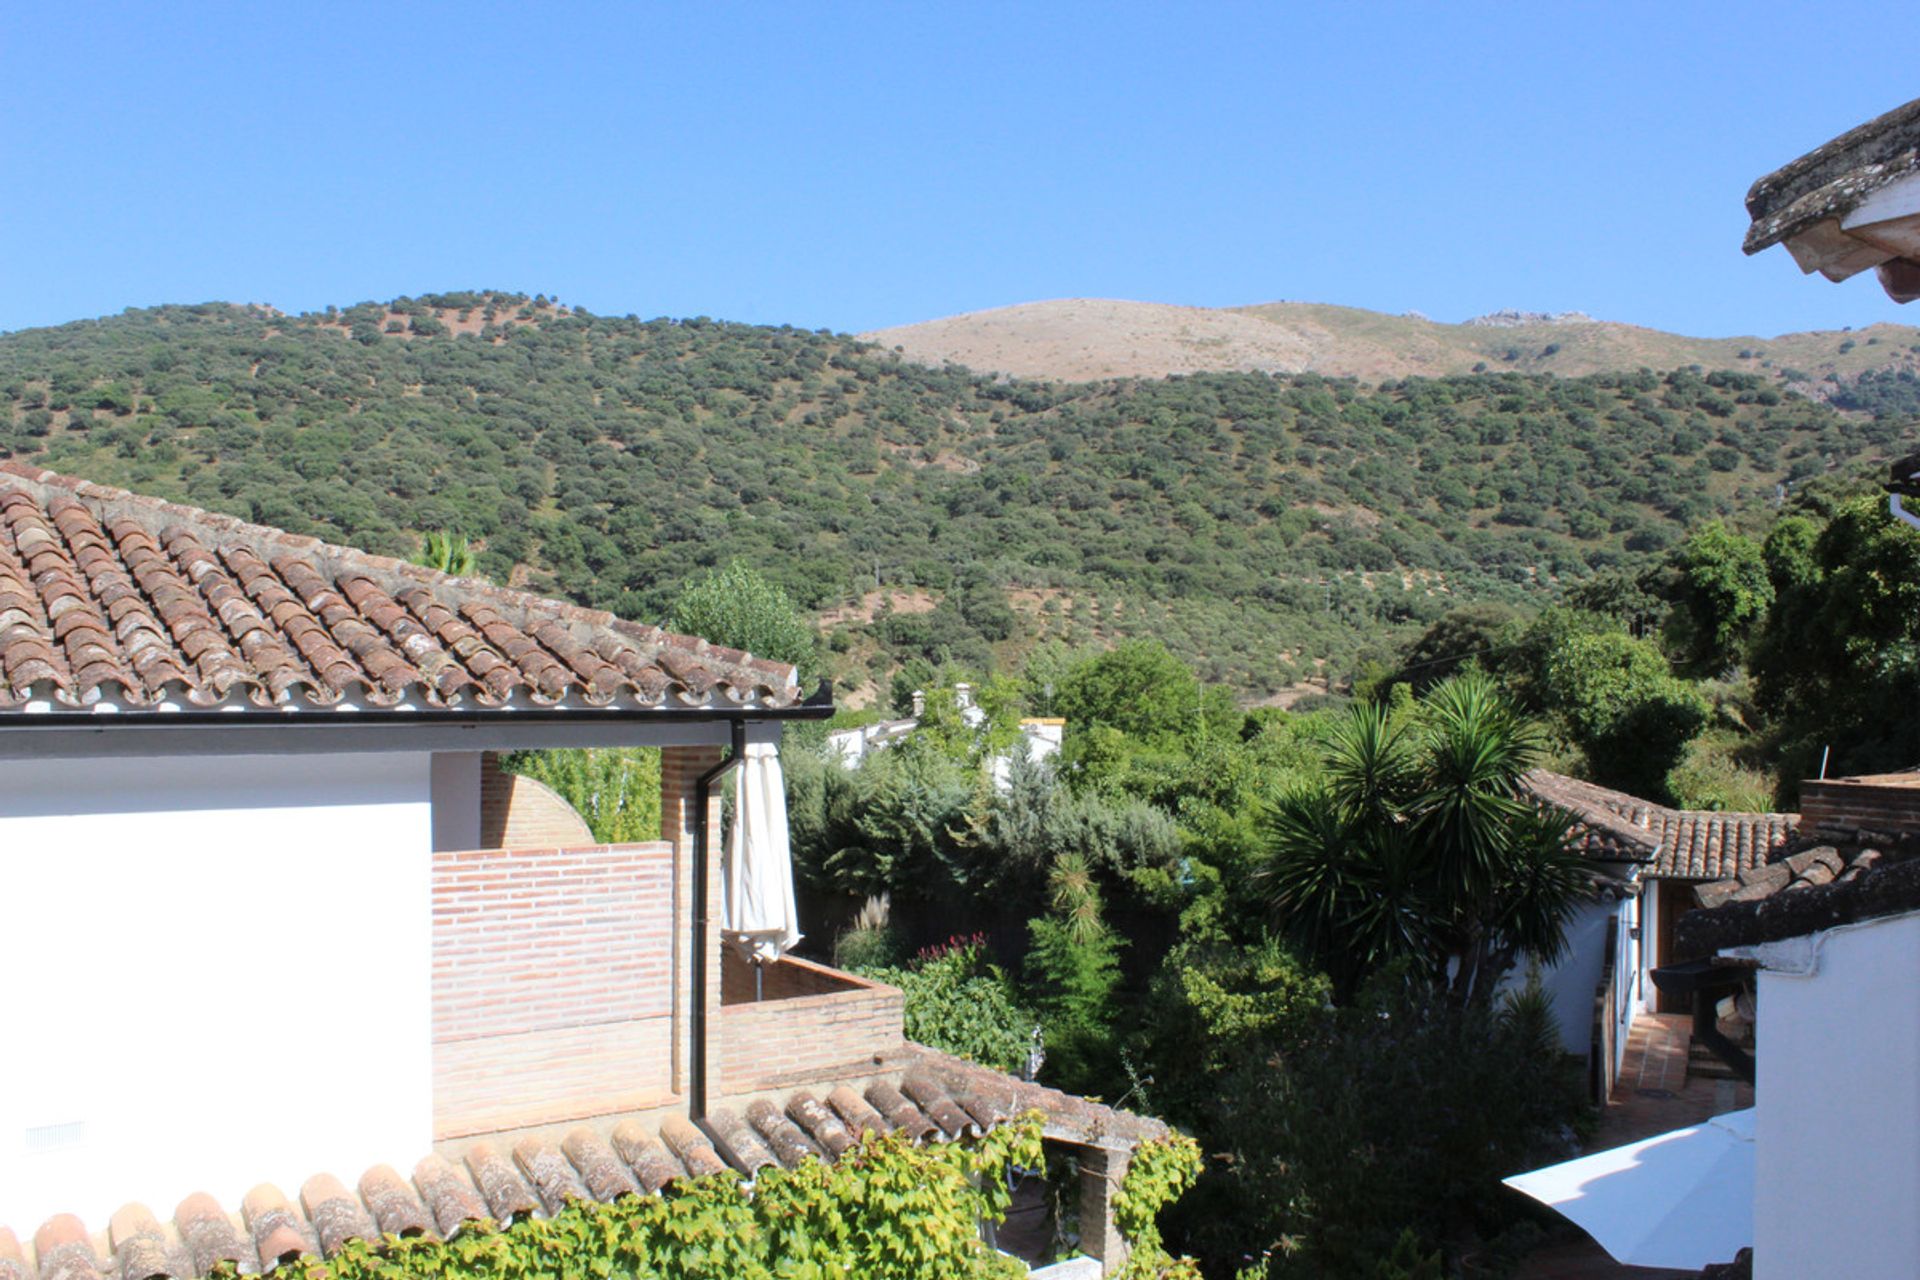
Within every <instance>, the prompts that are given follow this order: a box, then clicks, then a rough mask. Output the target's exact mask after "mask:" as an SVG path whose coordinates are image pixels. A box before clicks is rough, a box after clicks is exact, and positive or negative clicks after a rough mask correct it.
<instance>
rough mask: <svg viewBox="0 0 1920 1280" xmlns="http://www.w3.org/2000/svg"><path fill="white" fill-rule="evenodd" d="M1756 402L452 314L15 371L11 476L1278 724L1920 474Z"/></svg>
mask: <svg viewBox="0 0 1920 1280" xmlns="http://www.w3.org/2000/svg"><path fill="white" fill-rule="evenodd" d="M1917 390H1920V388H1917V387H1916V385H1915V383H1914V379H1913V375H1912V374H1911V373H1899V374H1890V375H1888V376H1887V377H1885V378H1884V379H1882V380H1881V381H1878V382H1874V383H1871V384H1870V385H1869V384H1863V385H1862V387H1861V388H1860V394H1859V396H1858V397H1857V398H1856V402H1857V403H1858V404H1859V405H1860V406H1861V408H1860V409H1859V410H1857V411H1854V412H1852V413H1843V412H1837V411H1836V410H1835V409H1833V408H1831V407H1828V406H1826V405H1824V404H1817V403H1813V402H1810V401H1808V400H1805V399H1802V398H1800V397H1799V396H1796V395H1794V394H1792V390H1791V388H1788V389H1787V390H1786V392H1785V393H1784V394H1783V392H1782V390H1781V389H1780V388H1779V387H1777V386H1776V385H1775V384H1774V383H1773V382H1772V381H1771V380H1770V379H1767V378H1764V377H1762V376H1757V375H1747V374H1742V373H1712V374H1701V373H1698V372H1690V371H1686V370H1682V371H1678V372H1673V373H1664V374H1662V373H1651V372H1645V371H1641V372H1635V373H1603V374H1595V375H1592V376H1587V377H1580V378H1557V377H1553V376H1549V375H1531V374H1517V373H1489V374H1484V375H1479V376H1471V375H1461V376H1453V377H1445V378H1434V379H1409V380H1405V381H1388V382H1384V383H1382V384H1380V385H1379V386H1377V387H1371V388H1369V387H1363V386H1360V385H1358V384H1356V383H1353V382H1349V381H1329V380H1326V379H1322V378H1319V377H1315V376H1312V375H1298V376H1275V375H1267V374H1249V373H1222V374H1204V375H1196V376H1192V377H1186V378H1173V379H1166V380H1157V381H1131V380H1130V381H1121V382H1101V383H1078V384H1070V385H1069V384H1049V383H1033V382H1024V381H1023V382H1017V383H1014V382H1005V381H995V380H992V379H989V378H984V377H977V376H975V375H972V374H969V373H966V372H965V371H962V370H959V369H931V368H926V367H922V366H920V365H916V364H912V363H908V362H905V361H902V360H901V359H899V358H898V357H897V356H895V355H893V354H890V353H888V352H885V351H883V350H881V349H879V348H876V347H872V346H868V345H865V344H862V343H859V342H857V341H855V340H853V339H850V338H845V337H838V336H833V335H830V334H826V333H824V332H820V333H815V332H807V331H803V330H796V329H791V328H765V327H755V326H747V325H736V324H726V323H721V322H716V321H711V320H706V319H696V320H684V321H668V320H651V321H641V320H638V319H635V318H632V317H626V318H614V317H605V316H592V315H587V314H585V313H582V312H578V311H570V310H568V309H565V308H560V307H557V306H554V305H552V304H550V303H548V302H547V301H546V300H545V299H535V300H529V299H526V298H523V297H517V296H506V295H489V294H458V295H442V296H438V297H432V298H420V299H402V300H400V301H398V302H396V303H392V304H365V305H362V306H357V307H352V308H348V309H346V310H343V311H329V312H326V313H318V314H310V315H302V316H285V315H281V314H278V313H276V312H272V311H269V310H266V309H261V308H242V307H233V306H226V305H206V306H197V307H163V308H158V309H153V310H143V311H130V312H127V313H126V314H123V315H120V316H115V317H110V318H107V319H102V320H95V321H86V322H81V323H76V324H70V325H64V326H60V327H58V328H52V329H39V330H30V331H23V332H18V333H13V334H8V335H4V336H0V451H4V452H6V453H10V454H12V455H14V456H17V457H23V458H27V459H29V460H31V461H33V462H35V463H38V464H41V465H45V466H48V467H52V468H55V469H58V470H62V471H67V472H72V473H74V474H78V475H83V476H87V477H89V478H93V479H97V480H101V481H106V482H109V483H114V484H120V485H124V486H127V487H130V488H135V489H139V490H142V491H145V492H150V493H155V494H159V495H162V496H168V497H174V498H178V499H182V500H185V501H189V502H193V503H196V504H199V505H202V506H207V507H211V508H214V509H217V510H223V511H230V512H233V513H235V514H238V515H242V516H245V517H248V518H251V519H255V520H260V521H264V522H266V523H270V524H277V525H282V526H285V527H288V528H292V529H296V530H301V531H304V532H311V533H315V534H318V535H321V536H323V537H327V538H330V539H335V540H339V541H346V542H352V543H356V544H359V545H362V546H366V547H370V548H373V549H376V550H381V551H386V552H390V553H395V554H402V555H405V554H410V553H411V552H412V551H413V550H414V549H415V547H416V546H417V544H418V540H419V535H420V533H421V532H422V531H424V530H430V529H448V530H457V531H459V532H461V533H464V534H466V535H467V536H469V537H471V538H472V539H474V540H475V542H476V543H477V544H478V545H479V546H480V547H481V548H482V552H483V554H482V555H481V557H480V567H481V570H482V571H483V572H486V573H488V574H490V575H492V576H494V577H496V578H499V579H503V580H511V581H513V582H514V583H516V584H520V585H527V586H530V587H534V588H536V589H541V590H549V591H554V592H558V593H561V594H564V595H567V596H570V597H573V598H575V599H578V600H581V601H584V602H588V603H592V604H596V605H602V606H606V607H609V608H613V609H616V610H620V611H622V612H626V613H629V614H631V615H634V616H639V617H655V616H659V615H660V614H662V613H663V611H664V609H665V606H666V603H667V602H668V600H669V599H670V598H671V597H672V595H673V593H674V591H675V589H676V588H677V586H678V584H679V583H680V582H681V581H682V580H683V579H684V578H685V577H686V576H687V575H688V574H690V573H692V572H693V571H695V570H696V569H698V568H700V567H702V566H706V565H711V564H714V563H717V562H722V561H725V560H727V559H730V558H732V557H736V556H738V557H744V558H746V559H748V560H750V561H751V562H753V563H754V564H755V565H757V566H758V567H760V568H761V569H762V570H763V571H765V572H766V573H767V574H768V576H770V577H772V578H774V579H775V580H777V581H779V582H780V583H782V584H783V585H785V586H786V587H787V588H788V589H789V590H790V591H791V592H793V594H794V595H795V596H796V598H797V599H799V600H801V601H802V602H803V603H804V604H806V605H807V606H808V607H810V608H812V609H814V610H816V611H819V612H820V613H821V614H822V615H823V616H824V618H825V619H826V620H827V622H828V624H829V626H830V640H831V643H830V649H831V651H832V653H833V654H834V657H835V661H836V662H837V663H838V664H839V669H838V672H837V674H838V675H840V677H841V678H842V680H843V681H845V682H847V683H849V684H858V683H860V682H861V681H863V680H865V679H868V678H870V677H879V678H883V677H884V676H885V675H886V673H887V672H889V671H890V670H891V669H892V667H893V666H894V665H896V664H897V663H898V662H899V661H901V660H903V659H905V658H908V657H912V656H916V655H918V656H925V657H929V658H933V659H936V660H937V659H939V658H940V657H942V656H952V657H954V658H956V659H958V660H960V661H963V662H967V663H971V664H974V665H978V666H984V665H988V664H991V663H993V662H994V661H996V660H998V661H1006V660H1007V659H1008V658H1010V657H1011V656H1013V655H1014V654H1016V653H1017V652H1019V651H1021V650H1023V649H1025V648H1026V647H1028V646H1031V645H1032V644H1034V643H1036V642H1038V641H1039V640H1041V639H1044V638H1055V639H1060V640H1063V641H1065V642H1067V643H1069V644H1076V643H1086V642H1091V641H1094V640H1101V639H1109V638H1112V637H1115V636H1118V635H1125V634H1153V635H1157V636H1160V637H1161V638H1163V639H1164V640H1166V641H1167V643H1168V644H1169V645H1170V646H1172V647H1173V648H1175V650H1176V651H1178V652H1180V653H1181V654H1182V655H1183V656H1184V657H1186V658H1188V659H1189V660H1191V661H1193V662H1194V663H1195V664H1196V665H1197V666H1198V667H1199V669H1200V670H1201V671H1202V673H1203V674H1205V675H1207V676H1210V677H1212V678H1215V679H1221V680H1226V681H1229V682H1232V683H1233V684H1235V685H1236V686H1237V687H1239V688H1240V689H1241V690H1242V691H1243V692H1244V693H1245V694H1246V696H1248V697H1249V698H1257V697H1260V696H1263V695H1266V694H1269V693H1272V692H1274V691H1276V690H1279V689H1282V688H1284V687H1286V686H1288V685H1290V684H1294V683H1295V682H1297V681H1299V680H1301V679H1303V678H1307V677H1313V676H1315V675H1316V674H1318V675H1330V674H1340V673H1344V672H1345V671H1347V670H1349V669H1351V666H1352V663H1353V661H1354V659H1355V657H1356V655H1357V654H1358V653H1360V652H1361V651H1362V650H1363V649H1364V648H1366V647H1368V646H1382V645H1385V644H1387V643H1388V642H1390V641H1391V640H1393V639H1395V638H1397V637H1398V636H1399V635H1400V634H1402V633H1403V632H1404V631H1405V630H1406V629H1407V628H1409V627H1411V626H1413V625H1415V624H1418V623H1421V622H1424V621H1426V620H1430V619H1431V618H1433V617H1435V616H1437V615H1438V614H1439V613H1440V612H1442V611H1443V610H1444V609H1446V608H1448V607H1450V606H1451V605H1453V604H1456V603H1460V602H1462V601H1465V600H1474V599H1485V598H1503V599H1517V598H1520V597H1522V596H1532V597H1538V596H1539V594H1540V593H1541V592H1542V591H1550V590H1554V589H1557V588H1558V587H1559V586H1561V585H1563V584H1565V583H1568V582H1571V581H1576V580H1579V579H1581V578H1584V577H1587V576H1589V575H1591V574H1593V573H1594V572H1596V571H1599V570H1602V569H1605V568H1608V567H1610V566H1616V565H1621V564H1625V563H1630V562H1633V561H1635V560H1636V559H1638V558H1640V557H1643V556H1645V555H1647V554H1648V553H1651V552H1654V551H1656V550H1658V549H1659V548H1661V547H1663V546H1665V545H1667V544H1669V543H1670V542H1671V541H1672V540H1673V539H1674V538H1675V537H1676V536H1677V535H1678V533H1679V531H1680V530H1681V529H1682V527H1683V526H1684V525H1685V524H1686V523H1687V522H1688V521H1691V520H1695V519H1698V518H1700V517H1702V516H1706V515H1709V514H1714V513H1726V512H1736V511H1739V510H1741V509H1749V510H1752V509H1758V508H1759V507H1760V506H1761V505H1762V504H1765V503H1767V502H1769V501H1771V500H1773V498H1774V497H1775V495H1776V492H1777V490H1776V486H1778V485H1780V484H1782V483H1789V484H1790V483H1795V482H1798V481H1800V480H1803V479H1805V478H1808V477H1811V476H1814V475H1818V474H1821V473H1823V472H1825V471H1828V470H1831V469H1834V468H1836V467H1839V466H1841V465H1843V464H1846V463H1848V462H1850V461H1852V460H1856V459H1860V458H1863V457H1866V456H1880V455H1884V454H1886V453H1888V452H1889V451H1891V450H1892V449H1894V448H1895V447H1897V444H1898V442H1899V438H1900V436H1901V425H1900V424H1901V422H1902V420H1903V417H1902V415H1905V414H1910V413H1911V411H1912V409H1913V406H1914V404H1915V402H1916V398H1917V397H1916V391H1917Z"/></svg>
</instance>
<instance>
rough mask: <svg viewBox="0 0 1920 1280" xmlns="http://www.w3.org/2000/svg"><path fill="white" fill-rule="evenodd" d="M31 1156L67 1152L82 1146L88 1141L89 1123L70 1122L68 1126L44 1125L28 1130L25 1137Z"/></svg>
mask: <svg viewBox="0 0 1920 1280" xmlns="http://www.w3.org/2000/svg"><path fill="white" fill-rule="evenodd" d="M24 1137H25V1142H24V1144H23V1145H24V1146H25V1147H26V1149H27V1151H28V1153H29V1154H31V1153H32V1152H35V1151H67V1150H71V1149H72V1148H74V1147H78V1146H81V1145H82V1144H84V1143H85V1142H86V1140H87V1122H86V1121H85V1120H70V1121H68V1122H67V1123H66V1124H43V1125H36V1126H34V1127H33V1128H31V1129H28V1130H27V1131H26V1133H25V1135H24Z"/></svg>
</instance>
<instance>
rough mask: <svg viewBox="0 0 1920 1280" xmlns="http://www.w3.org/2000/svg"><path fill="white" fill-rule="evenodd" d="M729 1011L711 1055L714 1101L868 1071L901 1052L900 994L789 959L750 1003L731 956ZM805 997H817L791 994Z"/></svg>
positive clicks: (746, 978) (745, 979)
mask: <svg viewBox="0 0 1920 1280" xmlns="http://www.w3.org/2000/svg"><path fill="white" fill-rule="evenodd" d="M725 985H726V988H727V1003H726V1004H724V1005H723V1006H722V1007H721V1009H720V1025H719V1036H718V1043H717V1044H716V1045H714V1047H713V1051H712V1052H713V1063H714V1073H715V1076H716V1079H715V1082H714V1086H713V1094H714V1096H715V1097H725V1096H728V1095H734V1094H742V1093H752V1092H755V1091H757V1090H760V1089H773V1088H779V1087H782V1086H785V1085H788V1084H799V1083H801V1082H803V1081H805V1080H808V1079H810V1078H813V1077H815V1076H818V1075H820V1074H823V1073H827V1072H829V1071H830V1070H831V1069H833V1068H840V1067H847V1068H854V1069H855V1070H854V1071H853V1072H851V1073H850V1074H859V1070H858V1069H859V1068H862V1067H864V1068H866V1069H867V1070H871V1069H872V1067H873V1065H874V1061H875V1058H876V1056H887V1055H891V1054H893V1053H896V1052H898V1051H899V1049H900V1046H901V1045H902V1043H903V1042H904V1041H905V1039H906V1036H905V1033H904V1032H903V1031H902V1029H901V1028H902V1017H903V1014H902V1009H901V999H902V997H901V995H900V992H899V991H898V990H897V989H895V988H893V987H888V986H883V985H881V984H880V983H877V982H868V981H866V980H865V979H863V978H856V977H854V976H853V975H852V974H848V973H841V972H840V971H838V970H836V969H828V968H826V967H825V966H823V965H816V964H813V963H811V962H810V961H806V960H798V959H794V958H793V957H788V958H786V959H783V960H781V961H780V963H778V964H776V965H774V966H772V967H771V968H769V969H768V971H767V975H766V982H765V983H764V984H763V993H764V995H765V997H766V998H765V999H764V1000H763V1001H760V1002H757V1003H756V1002H754V1001H753V976H752V972H751V970H750V969H749V967H748V966H747V965H746V964H745V963H743V962H741V961H739V959H738V958H737V957H735V956H733V955H731V954H729V956H728V963H727V967H726V983H725ZM806 991H811V992H815V993H817V994H811V995H804V994H793V993H795V992H806Z"/></svg>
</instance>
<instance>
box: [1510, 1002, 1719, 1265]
mask: <svg viewBox="0 0 1920 1280" xmlns="http://www.w3.org/2000/svg"><path fill="white" fill-rule="evenodd" d="M1690 1022H1691V1019H1689V1018H1688V1017H1687V1016H1686V1015H1685V1014H1680V1013H1643V1014H1641V1015H1640V1016H1639V1017H1638V1018H1636V1019H1634V1023H1633V1027H1632V1029H1631V1030H1630V1031H1629V1032H1628V1035H1627V1053H1626V1060H1625V1062H1624V1063H1623V1064H1622V1066H1621V1069H1620V1079H1619V1080H1618V1081H1617V1082H1616V1083H1615V1084H1614V1087H1613V1096H1612V1097H1611V1098H1609V1099H1608V1100H1607V1108H1606V1110H1605V1111H1604V1112H1602V1113H1601V1116H1600V1128H1599V1131H1598V1132H1596V1133H1595V1134H1594V1136H1593V1141H1592V1142H1590V1143H1588V1144H1587V1149H1588V1150H1589V1151H1605V1150H1607V1149H1608V1148H1609V1147H1618V1146H1623V1145H1625V1144H1626V1143H1629V1142H1638V1141H1639V1140H1640V1139H1642V1138H1650V1137H1652V1136H1653V1135H1654V1134H1656V1133H1665V1132H1667V1131H1668V1130H1669V1129H1681V1128H1685V1127H1686V1126H1687V1125H1690V1124H1699V1123H1700V1122H1702V1121H1703V1120H1707V1119H1709V1118H1711V1117H1713V1116H1717V1115H1722V1114H1724V1113H1725V1112H1728V1111H1738V1110H1739V1109H1740V1108H1742V1107H1750V1106H1752V1105H1753V1086H1752V1085H1750V1084H1747V1083H1746V1082H1745V1081H1735V1080H1716V1079H1713V1078H1710V1077H1706V1076H1699V1075H1689V1073H1688V1071H1687V1057H1688V1053H1689V1051H1690V1049H1691V1047H1692V1039H1693V1036H1692V1031H1691V1027H1690ZM1567 1231H1568V1234H1567V1236H1566V1237H1565V1238H1562V1239H1557V1240H1554V1241H1550V1242H1549V1243H1547V1244H1545V1245H1542V1246H1541V1247H1540V1248H1538V1249H1536V1250H1534V1251H1533V1253H1532V1254H1530V1255H1528V1257H1527V1259H1526V1261H1524V1262H1522V1263H1521V1264H1520V1269H1519V1270H1518V1271H1516V1272H1515V1273H1514V1280H1693V1277H1696V1276H1698V1274H1699V1273H1698V1272H1695V1271H1668V1270H1663V1269H1660V1268H1655V1267H1626V1266H1622V1265H1620V1264H1619V1263H1618V1262H1615V1261H1614V1260H1613V1259H1612V1258H1611V1257H1610V1256H1608V1254H1607V1251H1606V1250H1605V1249H1602V1248H1601V1247H1600V1246H1599V1245H1597V1244H1595V1243H1594V1242H1593V1241H1592V1240H1591V1239H1590V1238H1589V1237H1588V1236H1587V1235H1586V1234H1585V1233H1584V1232H1581V1231H1578V1230H1577V1229H1575V1228H1574V1227H1573V1226H1572V1225H1571V1224H1568V1228H1567Z"/></svg>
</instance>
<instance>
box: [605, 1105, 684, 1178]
mask: <svg viewBox="0 0 1920 1280" xmlns="http://www.w3.org/2000/svg"><path fill="white" fill-rule="evenodd" d="M613 1149H614V1150H615V1151H616V1152H618V1153H619V1156H620V1158H621V1159H622V1160H625V1161H626V1162H627V1167H628V1168H630V1169H632V1170H633V1175H634V1178H635V1180H636V1181H638V1182H639V1183H640V1186H641V1189H642V1190H644V1191H646V1192H647V1194H649V1195H652V1194H653V1193H654V1192H656V1191H658V1190H660V1188H662V1187H664V1186H666V1185H667V1184H668V1183H669V1182H672V1181H673V1180H674V1179H675V1178H678V1177H682V1176H683V1175H685V1173H686V1166H684V1165H682V1164H681V1163H680V1162H679V1160H677V1159H675V1158H674V1156H673V1153H672V1152H670V1151H668V1150H667V1148H666V1145H665V1144H664V1143H662V1142H661V1141H660V1139H659V1138H657V1137H655V1136H654V1134H653V1132H652V1130H650V1129H648V1128H647V1126H646V1125H644V1124H642V1123H640V1122H639V1121H638V1120H622V1121H621V1122H620V1123H619V1124H617V1125H615V1126H614V1130H613Z"/></svg>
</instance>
